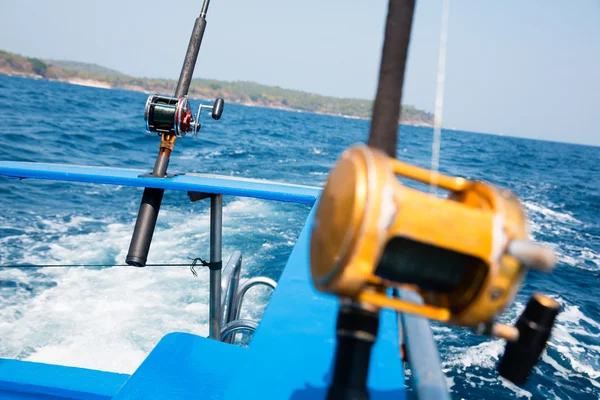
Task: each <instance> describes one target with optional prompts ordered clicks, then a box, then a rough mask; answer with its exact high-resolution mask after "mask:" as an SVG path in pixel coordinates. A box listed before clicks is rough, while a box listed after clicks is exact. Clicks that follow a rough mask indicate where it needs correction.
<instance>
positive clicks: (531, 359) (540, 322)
mask: <svg viewBox="0 0 600 400" xmlns="http://www.w3.org/2000/svg"><path fill="white" fill-rule="evenodd" d="M559 311H560V304H558V303H557V302H556V301H555V300H553V299H551V298H550V297H547V296H543V295H540V294H534V295H533V296H531V298H530V299H529V302H528V303H527V307H525V310H524V311H523V313H522V314H521V316H520V317H519V319H518V320H517V323H516V324H515V327H516V328H517V329H518V331H519V338H518V339H517V340H516V341H512V342H511V341H508V342H507V343H506V348H505V350H504V354H503V355H502V358H501V359H500V361H499V362H498V373H499V374H500V376H502V377H504V378H506V379H508V380H509V381H511V382H512V383H514V384H516V385H523V384H524V383H525V382H526V381H527V378H528V377H529V374H530V373H531V371H532V370H533V367H534V366H535V364H536V363H537V361H538V359H539V358H540V356H541V355H542V352H543V351H544V349H545V348H546V344H547V343H548V340H549V339H550V332H551V331H552V327H553V325H554V321H555V320H556V316H557V315H558V313H559Z"/></svg>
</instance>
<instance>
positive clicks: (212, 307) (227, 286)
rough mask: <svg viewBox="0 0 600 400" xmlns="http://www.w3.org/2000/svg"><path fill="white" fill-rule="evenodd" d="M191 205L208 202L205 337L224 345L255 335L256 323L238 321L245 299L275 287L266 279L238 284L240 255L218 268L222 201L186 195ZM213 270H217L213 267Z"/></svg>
mask: <svg viewBox="0 0 600 400" xmlns="http://www.w3.org/2000/svg"><path fill="white" fill-rule="evenodd" d="M188 196H189V197H190V200H191V201H196V200H201V199H205V198H210V266H209V267H210V298H209V310H208V320H209V334H208V337H209V338H211V339H215V340H220V341H222V342H225V343H233V342H234V341H235V333H236V332H239V331H249V332H254V331H255V330H256V328H257V327H258V323H257V322H255V321H252V320H248V319H240V314H241V310H242V304H243V302H244V296H245V295H246V293H247V292H248V290H249V289H251V288H252V287H255V286H267V287H270V288H271V289H272V290H275V288H276V287H277V283H276V282H275V281H274V280H273V279H270V278H267V277H262V276H259V277H255V278H250V279H248V280H246V281H244V282H243V283H241V284H240V275H241V270H242V253H241V252H240V251H238V250H236V251H234V252H233V254H232V255H231V257H230V258H229V261H228V262H227V264H226V265H225V267H224V268H221V262H222V248H223V244H222V243H223V241H222V238H223V197H222V195H220V194H210V195H209V194H203V193H193V192H188ZM215 266H216V267H215Z"/></svg>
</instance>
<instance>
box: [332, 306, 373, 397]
mask: <svg viewBox="0 0 600 400" xmlns="http://www.w3.org/2000/svg"><path fill="white" fill-rule="evenodd" d="M378 331H379V312H377V311H372V310H366V309H364V308H360V307H357V306H356V305H354V304H343V305H341V306H340V310H339V311H338V317H337V326H336V336H337V347H336V351H335V367H334V372H333V380H332V382H331V386H330V387H329V391H328V392H327V400H350V399H352V400H367V399H369V392H368V390H367V378H368V375H369V363H370V360H371V348H372V347H373V344H374V343H375V340H376V339H377V332H378Z"/></svg>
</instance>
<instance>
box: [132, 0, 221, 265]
mask: <svg viewBox="0 0 600 400" xmlns="http://www.w3.org/2000/svg"><path fill="white" fill-rule="evenodd" d="M209 3H210V0H204V4H203V5H202V11H201V13H200V16H199V17H198V18H196V22H195V24H194V29H193V30H192V35H191V37H190V42H189V45H188V48H187V52H186V54H185V59H184V61H183V66H182V67H181V73H180V74H179V80H178V81H177V87H176V88H175V97H177V98H180V97H183V96H185V95H187V94H188V92H189V89H190V84H191V81H192V75H193V74H194V68H195V67H196V61H197V60H198V53H199V52H200V45H201V44H202V38H203V37H204V31H205V29H206V18H205V17H206V13H207V12H208V5H209ZM174 144H175V137H172V138H171V140H170V141H169V140H165V138H164V137H163V139H162V140H161V146H160V153H159V155H158V157H157V158H156V162H155V163H154V169H153V170H152V176H153V177H156V178H164V177H165V176H166V174H167V168H168V167H169V159H170V155H171V151H172V150H173V146H174ZM164 192H165V191H164V189H151V188H145V189H144V194H143V196H142V202H141V204H140V209H139V211H138V217H137V220H136V222H135V228H134V229H133V235H132V237H131V242H130V244H129V251H128V252H127V258H126V259H125V261H126V262H127V264H129V265H133V266H135V267H145V266H146V261H147V259H148V251H149V250H150V243H151V242H152V236H153V235H154V228H155V227H156V220H157V218H158V212H159V211H160V205H161V203H162V198H163V194H164Z"/></svg>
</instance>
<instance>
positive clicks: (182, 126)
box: [144, 94, 225, 137]
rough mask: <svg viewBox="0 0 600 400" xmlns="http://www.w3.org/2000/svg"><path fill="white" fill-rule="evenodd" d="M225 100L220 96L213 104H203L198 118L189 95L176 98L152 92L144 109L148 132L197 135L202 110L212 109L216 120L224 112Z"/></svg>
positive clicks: (199, 109) (181, 135)
mask: <svg viewBox="0 0 600 400" xmlns="http://www.w3.org/2000/svg"><path fill="white" fill-rule="evenodd" d="M224 106H225V101H224V100H223V99H222V98H220V97H218V98H217V99H216V100H215V103H214V104H213V105H212V106H207V105H205V104H201V105H200V107H199V108H198V113H197V114H196V119H194V116H193V114H192V110H191V107H190V101H189V100H188V98H187V96H184V97H181V98H176V97H168V96H161V95H158V94H152V95H150V96H149V97H148V100H147V101H146V109H145V110H144V121H145V123H146V131H147V132H148V133H157V134H158V135H165V134H167V135H175V136H177V137H183V136H185V135H186V134H188V133H190V132H191V133H192V136H193V137H196V135H197V134H198V132H199V131H200V127H201V124H200V116H201V113H202V110H203V109H205V110H211V111H212V113H211V116H212V119H214V120H219V119H220V118H221V114H223V108H224Z"/></svg>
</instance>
